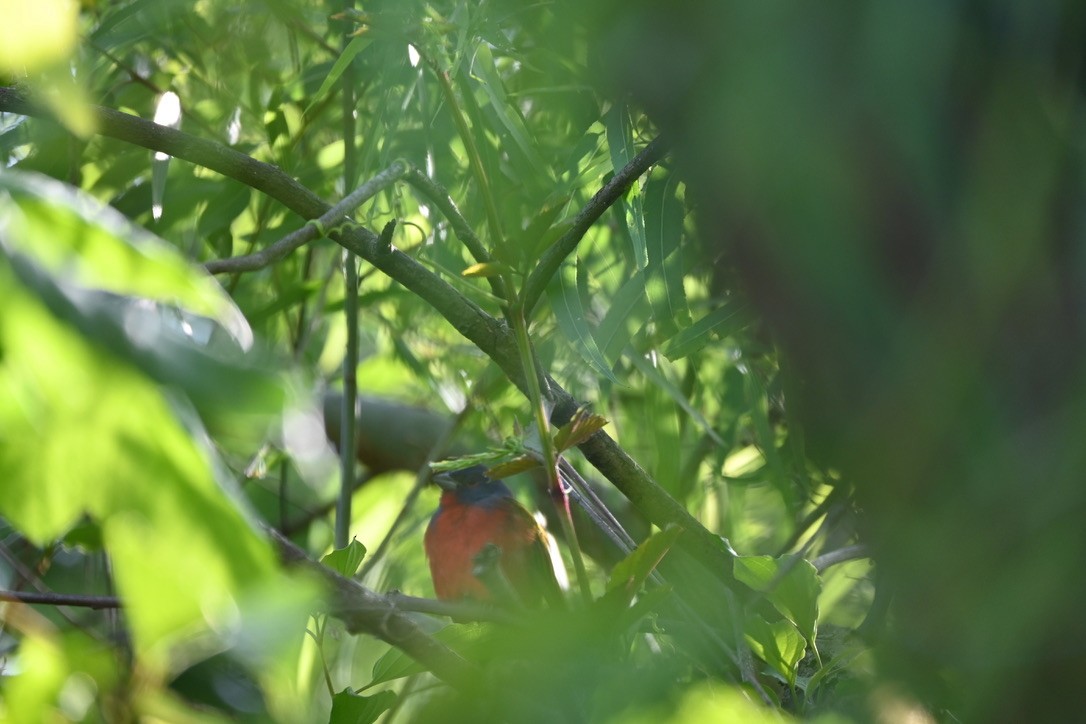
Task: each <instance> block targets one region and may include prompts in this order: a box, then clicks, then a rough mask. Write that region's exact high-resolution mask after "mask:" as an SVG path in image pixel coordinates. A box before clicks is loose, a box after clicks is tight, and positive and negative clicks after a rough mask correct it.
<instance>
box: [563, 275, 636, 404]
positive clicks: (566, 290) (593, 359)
mask: <svg viewBox="0 0 1086 724" xmlns="http://www.w3.org/2000/svg"><path fill="white" fill-rule="evenodd" d="M568 267H569V265H568V264H563V265H562V267H561V268H560V269H559V270H558V271H557V272H556V273H555V275H554V278H553V279H551V283H550V284H548V285H547V298H548V299H549V300H550V303H551V309H552V310H554V316H555V319H556V320H557V321H558V328H559V329H560V330H561V331H562V334H563V335H565V337H566V339H568V340H569V341H570V342H571V343H572V344H573V348H574V349H575V350H576V351H577V354H579V355H580V356H581V359H583V360H584V361H585V362H587V363H588V364H589V365H591V366H592V368H593V369H594V370H596V371H597V372H599V373H600V374H601V375H603V376H604V377H606V378H607V379H609V380H610V381H611V382H613V383H615V384H619V381H618V378H617V377H615V375H614V373H613V372H611V367H610V365H608V364H607V360H605V359H604V358H603V355H602V354H601V353H600V350H599V347H597V346H596V340H595V338H594V337H593V336H592V330H591V329H589V326H588V320H586V319H585V314H584V309H583V308H582V307H581V298H580V296H579V295H578V294H577V287H576V284H575V282H572V281H570V280H567V278H566V276H567V274H568V273H569V272H568V271H566V270H567V269H568Z"/></svg>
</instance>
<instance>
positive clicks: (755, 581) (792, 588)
mask: <svg viewBox="0 0 1086 724" xmlns="http://www.w3.org/2000/svg"><path fill="white" fill-rule="evenodd" d="M734 570H735V578H736V580H738V581H740V582H742V583H745V584H746V585H748V586H750V587H751V588H753V589H754V590H755V591H758V592H760V593H764V594H765V597H766V600H768V601H769V602H770V603H771V604H772V605H773V608H775V609H777V611H778V612H779V613H780V614H781V615H782V616H784V617H785V618H786V619H788V620H789V621H791V622H792V624H793V625H795V627H796V628H797V629H798V630H799V632H800V633H801V634H802V635H803V637H804V638H806V639H807V640H808V641H811V642H813V641H814V640H815V634H816V633H817V626H818V594H819V591H820V590H821V585H820V584H819V582H818V572H817V571H816V570H815V567H814V566H813V565H811V563H810V561H807V560H804V559H802V558H799V557H798V556H795V555H786V556H781V557H780V558H773V557H772V556H739V557H737V558H736V559H735V564H734Z"/></svg>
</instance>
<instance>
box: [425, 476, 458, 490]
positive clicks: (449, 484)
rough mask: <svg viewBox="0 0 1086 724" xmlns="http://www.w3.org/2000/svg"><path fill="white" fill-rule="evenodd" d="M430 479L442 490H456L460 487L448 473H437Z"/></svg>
mask: <svg viewBox="0 0 1086 724" xmlns="http://www.w3.org/2000/svg"><path fill="white" fill-rule="evenodd" d="M431 479H432V480H433V481H434V485H436V486H438V487H439V488H441V489H442V490H456V489H457V488H458V487H460V486H459V485H457V483H456V480H454V479H453V476H451V475H449V474H448V473H438V474H437V475H435V476H434V477H433V478H431Z"/></svg>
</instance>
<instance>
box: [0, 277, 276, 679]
mask: <svg viewBox="0 0 1086 724" xmlns="http://www.w3.org/2000/svg"><path fill="white" fill-rule="evenodd" d="M0 280H2V281H3V284H2V286H3V287H4V289H5V290H6V291H7V294H6V297H5V305H4V306H3V309H2V310H0V348H2V349H3V350H4V356H3V359H2V361H0V390H2V391H3V392H2V394H0V429H3V430H4V436H5V444H4V445H3V446H0V478H2V479H3V480H4V485H3V486H0V514H2V515H3V516H4V517H5V518H7V519H8V520H10V521H11V522H12V523H13V524H14V525H15V526H16V527H18V528H19V529H20V530H21V531H22V532H23V534H24V535H26V536H27V538H29V539H30V540H32V541H34V542H35V543H36V544H37V545H45V544H47V543H48V542H49V541H51V540H53V539H55V538H57V537H59V536H61V535H62V534H63V533H64V531H65V530H66V529H68V528H69V527H71V526H72V524H73V523H74V522H75V521H76V520H78V519H79V518H80V517H81V516H82V515H83V514H84V513H88V514H90V515H91V516H92V517H94V518H95V519H96V520H97V521H98V522H99V523H100V525H101V527H102V538H103V541H104V543H105V546H106V548H107V550H109V551H110V557H111V561H112V564H113V571H114V576H115V580H116V583H117V589H118V592H119V593H120V595H121V597H122V598H123V599H124V600H125V601H126V603H127V604H128V606H127V613H126V615H127V620H128V623H129V625H130V626H131V631H132V634H133V639H134V642H135V646H136V649H137V651H139V652H140V653H141V654H143V655H145V656H146V657H147V659H146V661H147V663H148V664H149V665H159V664H161V663H162V662H163V661H164V660H165V657H166V656H167V655H168V653H169V651H170V650H171V649H172V647H173V646H174V645H175V644H178V643H180V642H181V641H182V640H184V639H186V638H187V637H189V636H191V635H192V634H193V633H195V632H197V631H199V630H200V629H202V628H204V627H206V626H208V625H209V624H210V625H212V626H219V625H221V624H223V623H224V622H225V621H226V620H227V618H228V616H229V615H230V613H231V612H234V613H235V614H236V612H237V608H238V606H239V605H240V604H241V603H242V599H243V596H244V594H245V591H246V590H249V589H251V588H252V587H255V586H264V585H265V584H267V583H268V582H270V581H271V580H273V576H274V574H275V571H276V565H275V561H274V557H273V555H272V552H271V549H270V546H268V544H267V542H266V541H265V540H264V539H263V538H262V537H261V536H260V535H258V534H257V533H256V531H255V530H254V529H253V527H252V526H251V525H250V522H249V521H248V520H247V519H246V517H245V516H244V515H243V514H242V513H241V512H240V511H239V510H238V508H237V507H235V504H234V502H233V501H232V499H231V496H230V495H228V494H227V493H226V492H225V491H224V489H223V488H222V487H220V485H219V484H218V483H217V482H216V472H215V468H213V466H212V459H211V452H210V449H209V448H208V447H205V446H204V445H203V444H202V442H199V441H203V440H204V439H205V437H206V436H205V434H204V433H202V432H201V431H199V430H194V431H193V432H190V431H189V430H186V429H184V428H183V427H182V426H181V424H179V422H178V418H177V416H176V413H175V410H174V409H171V406H170V405H169V404H168V403H167V401H166V399H165V398H164V397H163V394H162V392H161V390H160V388H159V387H158V385H156V384H155V383H153V382H152V381H150V380H148V379H147V378H145V377H143V376H142V375H140V374H138V373H137V372H136V371H135V370H134V369H133V368H132V367H131V366H129V365H127V364H124V363H119V362H118V360H117V359H116V358H114V357H112V356H111V355H108V354H107V353H105V352H103V351H101V350H100V349H98V348H96V347H94V346H92V345H89V344H87V342H86V341H85V340H84V339H83V338H82V337H81V336H80V334H79V333H78V332H77V331H76V329H73V328H72V327H71V326H69V325H67V324H62V323H60V322H59V321H58V320H57V319H56V318H54V317H53V316H52V315H50V314H49V312H48V311H47V310H46V308H45V307H44V306H42V305H41V304H40V303H38V302H37V301H36V300H35V299H33V298H32V297H31V296H30V295H29V294H28V293H27V292H26V290H25V288H24V287H22V286H20V285H18V284H16V283H15V280H14V278H13V276H12V275H11V274H10V267H9V266H8V265H7V263H6V262H4V261H0ZM190 424H191V419H190ZM76 461H77V462H76ZM223 617H227V618H223Z"/></svg>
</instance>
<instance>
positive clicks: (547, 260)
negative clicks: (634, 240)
mask: <svg viewBox="0 0 1086 724" xmlns="http://www.w3.org/2000/svg"><path fill="white" fill-rule="evenodd" d="M666 152H667V146H666V144H665V143H664V141H663V138H661V137H660V136H657V137H656V138H654V139H653V140H652V142H651V143H650V144H649V145H647V146H645V148H643V149H642V150H641V153H639V154H637V155H636V156H634V157H633V158H632V159H631V160H630V162H629V163H628V164H626V166H625V167H624V168H623V169H622V170H621V171H619V172H618V173H616V174H615V175H614V176H612V177H611V180H610V181H608V182H607V183H606V184H604V186H603V188H601V189H600V190H599V191H597V192H596V195H595V196H593V197H592V199H591V200H590V201H589V202H588V203H587V204H585V207H584V208H583V209H581V211H580V213H578V214H577V216H576V217H575V218H574V219H573V226H572V227H571V228H570V230H569V231H567V232H566V233H565V234H562V236H561V237H560V238H559V239H558V240H557V241H556V242H554V243H553V244H551V245H550V247H549V248H548V249H547V250H546V251H545V252H543V257H542V258H541V259H540V260H539V263H538V264H536V267H535V269H533V270H532V273H531V274H529V275H528V281H527V282H525V284H524V291H523V292H522V294H521V297H522V299H523V300H524V316H526V317H529V318H530V317H531V316H532V310H533V309H534V308H535V305H536V303H537V302H538V301H539V298H540V297H541V296H542V295H543V290H544V289H546V288H547V284H548V283H549V282H550V280H551V278H552V277H553V276H554V274H555V272H557V271H558V267H560V266H561V265H562V262H563V261H564V260H565V258H566V257H567V256H569V255H570V254H572V253H573V250H574V249H576V248H577V244H579V243H580V241H581V239H583V238H584V235H585V234H586V233H588V230H589V229H591V228H592V225H593V224H595V223H596V221H597V220H598V219H599V218H600V217H601V216H603V212H605V211H607V209H609V208H611V205H612V204H614V203H615V202H616V201H618V199H619V198H621V197H622V195H623V194H624V193H626V189H628V188H630V186H631V185H632V184H633V182H634V181H636V180H637V179H638V178H640V177H641V175H642V174H644V173H645V172H646V171H648V170H649V167H650V166H652V164H654V163H656V162H657V161H659V160H660V159H661V158H663V156H664V154H665V153H666Z"/></svg>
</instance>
